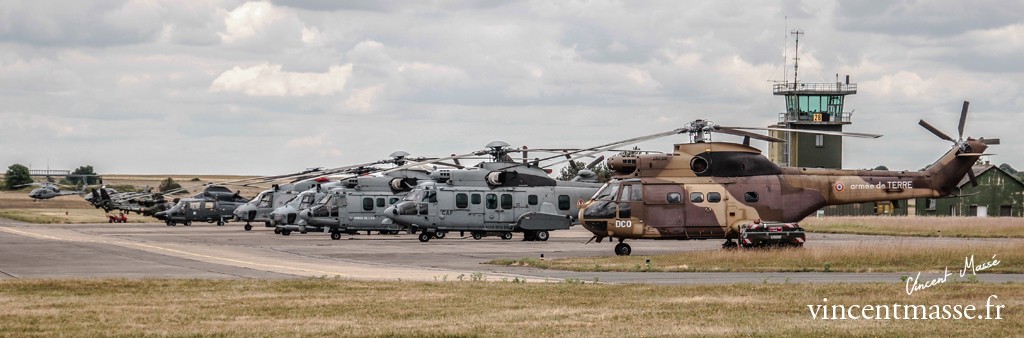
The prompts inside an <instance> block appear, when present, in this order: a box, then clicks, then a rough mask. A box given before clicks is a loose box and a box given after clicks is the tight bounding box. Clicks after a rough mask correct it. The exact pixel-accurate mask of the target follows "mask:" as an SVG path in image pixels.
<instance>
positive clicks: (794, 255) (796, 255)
mask: <svg viewBox="0 0 1024 338" xmlns="http://www.w3.org/2000/svg"><path fill="white" fill-rule="evenodd" d="M971 255H974V256H975V262H976V263H977V264H981V263H982V262H986V261H989V260H991V259H992V255H997V256H996V259H999V260H1000V261H1001V263H1000V264H999V265H998V266H997V267H994V268H992V269H989V270H986V272H991V273H1024V242H1015V243H998V244H996V243H993V244H974V245H962V246H949V245H934V246H933V245H929V244H926V243H922V244H897V245H881V244H861V245H850V246H829V247H808V248H799V249H772V250H709V251H688V252H679V253H672V254H666V255H657V256H605V257H572V258H563V259H554V260H546V261H541V260H537V259H532V258H527V259H499V260H494V261H491V262H488V263H489V264H497V265H514V266H531V267H534V268H540V269H556V270H570V271H588V272H598V271H652V272H731V271H748V272H907V273H909V272H912V271H913V272H916V271H932V272H936V271H942V270H943V269H944V268H945V267H949V270H950V271H959V269H960V268H962V267H963V263H964V258H965V257H968V256H971ZM647 259H650V260H651V264H649V265H648V264H647Z"/></svg>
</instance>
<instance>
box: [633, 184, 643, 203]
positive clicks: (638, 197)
mask: <svg viewBox="0 0 1024 338" xmlns="http://www.w3.org/2000/svg"><path fill="white" fill-rule="evenodd" d="M630 188H631V190H633V193H631V194H630V197H632V198H633V199H632V201H634V202H643V200H644V189H643V185H640V184H634V185H631V186H630Z"/></svg>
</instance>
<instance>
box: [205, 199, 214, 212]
mask: <svg viewBox="0 0 1024 338" xmlns="http://www.w3.org/2000/svg"><path fill="white" fill-rule="evenodd" d="M216 206H217V204H216V203H213V201H206V202H204V203H203V207H205V208H206V209H209V210H213V208H214V207H216Z"/></svg>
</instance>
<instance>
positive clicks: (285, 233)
mask: <svg viewBox="0 0 1024 338" xmlns="http://www.w3.org/2000/svg"><path fill="white" fill-rule="evenodd" d="M291 234H292V231H291V230H281V235H284V236H288V235H291Z"/></svg>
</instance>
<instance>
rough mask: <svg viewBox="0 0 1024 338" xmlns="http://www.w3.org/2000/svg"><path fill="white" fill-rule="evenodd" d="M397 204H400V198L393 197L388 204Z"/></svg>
mask: <svg viewBox="0 0 1024 338" xmlns="http://www.w3.org/2000/svg"><path fill="white" fill-rule="evenodd" d="M395 203H398V197H392V198H391V199H389V200H388V204H395Z"/></svg>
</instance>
